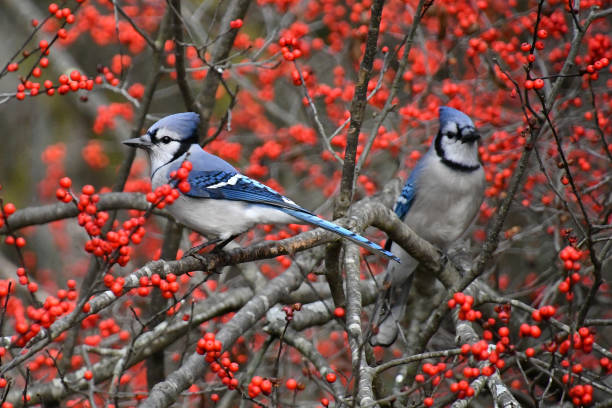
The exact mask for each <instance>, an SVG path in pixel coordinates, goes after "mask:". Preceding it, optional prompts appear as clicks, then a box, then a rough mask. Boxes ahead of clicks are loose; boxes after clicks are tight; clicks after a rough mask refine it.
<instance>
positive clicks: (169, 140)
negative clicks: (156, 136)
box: [161, 136, 172, 144]
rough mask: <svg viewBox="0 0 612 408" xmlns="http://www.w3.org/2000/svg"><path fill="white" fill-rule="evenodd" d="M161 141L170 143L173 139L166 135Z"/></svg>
mask: <svg viewBox="0 0 612 408" xmlns="http://www.w3.org/2000/svg"><path fill="white" fill-rule="evenodd" d="M161 141H162V143H163V144H168V143H170V142H171V141H172V139H171V138H170V137H169V136H164V137H162V138H161Z"/></svg>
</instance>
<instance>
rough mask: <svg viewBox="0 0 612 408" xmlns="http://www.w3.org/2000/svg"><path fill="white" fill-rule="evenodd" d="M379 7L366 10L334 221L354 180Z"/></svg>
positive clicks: (379, 2)
mask: <svg viewBox="0 0 612 408" xmlns="http://www.w3.org/2000/svg"><path fill="white" fill-rule="evenodd" d="M383 4H384V0H375V1H374V3H373V4H372V9H371V11H370V13H371V17H370V27H369V29H368V36H367V39H366V48H365V52H364V55H363V60H362V61H361V65H360V67H359V77H358V79H357V84H356V85H355V95H354V96H353V100H352V102H351V108H350V114H351V121H350V123H349V129H348V133H347V135H346V149H345V150H344V165H343V167H342V180H341V182H340V194H339V195H338V198H337V200H336V206H335V208H334V218H339V217H342V216H344V214H345V212H346V210H347V209H348V207H349V205H350V203H351V200H352V198H353V179H354V178H355V160H356V158H357V144H358V142H359V132H360V131H361V125H362V124H363V118H364V114H365V109H366V106H367V92H368V82H369V81H370V76H371V75H372V66H373V64H374V56H375V55H376V49H377V44H378V33H379V31H380V19H381V16H382V10H383Z"/></svg>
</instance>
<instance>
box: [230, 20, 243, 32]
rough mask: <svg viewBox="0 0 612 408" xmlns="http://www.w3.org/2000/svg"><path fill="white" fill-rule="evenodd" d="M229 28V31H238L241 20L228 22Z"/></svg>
mask: <svg viewBox="0 0 612 408" xmlns="http://www.w3.org/2000/svg"><path fill="white" fill-rule="evenodd" d="M229 26H230V28H231V29H234V30H237V29H239V28H240V27H242V19H241V18H237V19H236V20H232V21H230V24H229Z"/></svg>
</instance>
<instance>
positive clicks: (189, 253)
mask: <svg viewBox="0 0 612 408" xmlns="http://www.w3.org/2000/svg"><path fill="white" fill-rule="evenodd" d="M218 242H221V239H219V238H217V239H213V240H209V241H206V242H203V243H201V244H200V245H196V246H194V247H191V248H189V249H188V250H187V251H186V252H185V253H184V254H183V258H186V257H188V256H193V257H195V258H197V259H198V260H200V261H201V260H202V257H201V255H200V251H201V250H203V249H204V248H206V247H207V246H210V245H215V244H216V243H218ZM215 248H216V247H215Z"/></svg>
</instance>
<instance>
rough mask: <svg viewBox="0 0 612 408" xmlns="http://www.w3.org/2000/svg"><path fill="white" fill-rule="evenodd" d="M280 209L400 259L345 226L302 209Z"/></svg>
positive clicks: (362, 245) (397, 260)
mask: <svg viewBox="0 0 612 408" xmlns="http://www.w3.org/2000/svg"><path fill="white" fill-rule="evenodd" d="M282 211H283V212H285V213H287V214H289V215H291V216H293V217H295V218H297V219H298V220H301V221H304V222H306V223H308V224H311V225H315V226H317V227H321V228H323V229H326V230H328V231H331V232H334V233H336V234H338V235H340V236H342V237H344V238H346V239H348V240H349V241H351V242H354V243H355V244H357V245H359V246H360V247H363V248H366V249H369V250H370V251H372V252H378V253H379V254H382V255H384V256H385V257H387V258H389V259H393V260H394V261H395V262H397V263H400V259H399V258H398V257H397V256H395V255H393V254H392V253H391V252H389V251H387V250H385V249H383V248H382V247H381V246H380V245H378V244H376V243H374V242H372V241H370V240H369V239H367V238H365V237H362V236H361V235H359V234H355V233H354V232H353V231H350V230H347V229H346V228H342V227H341V226H339V225H336V224H334V223H333V222H329V221H327V220H324V219H323V218H320V217H317V216H316V215H314V214H309V213H307V212H303V211H297V210H292V209H289V208H283V209H282Z"/></svg>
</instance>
